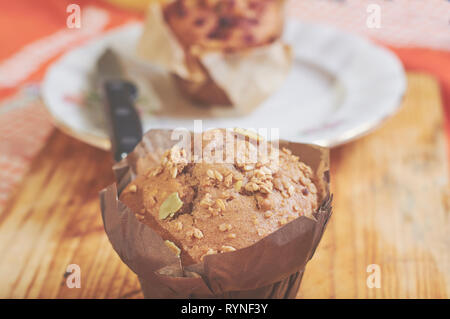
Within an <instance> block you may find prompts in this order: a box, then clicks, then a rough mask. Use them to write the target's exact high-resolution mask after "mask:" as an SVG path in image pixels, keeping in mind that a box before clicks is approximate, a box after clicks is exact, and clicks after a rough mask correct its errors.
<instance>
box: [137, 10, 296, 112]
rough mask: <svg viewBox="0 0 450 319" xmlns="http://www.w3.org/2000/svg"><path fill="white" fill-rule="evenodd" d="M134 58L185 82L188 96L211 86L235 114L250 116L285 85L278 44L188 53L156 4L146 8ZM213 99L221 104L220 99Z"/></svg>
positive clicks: (287, 54) (283, 48)
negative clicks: (142, 28)
mask: <svg viewBox="0 0 450 319" xmlns="http://www.w3.org/2000/svg"><path fill="white" fill-rule="evenodd" d="M137 54H138V56H139V57H140V58H142V59H143V60H145V61H148V62H151V63H152V64H155V65H158V66H160V67H162V68H164V69H165V70H167V71H168V72H171V73H173V74H175V75H176V76H177V77H178V78H179V79H181V80H182V81H184V83H183V85H182V86H181V87H182V88H184V90H185V91H191V93H192V94H193V95H195V93H194V92H195V91H196V88H200V89H201V88H205V89H207V90H209V91H211V87H213V85H212V84H211V82H213V84H214V85H216V86H217V87H218V88H219V89H220V90H221V91H222V92H221V93H224V94H225V96H226V100H228V101H229V102H231V104H232V105H233V106H234V107H235V108H237V109H238V110H239V114H246V113H249V112H250V111H251V110H253V109H254V108H255V107H256V106H258V105H259V104H260V103H261V102H262V101H264V100H265V99H266V98H267V97H269V96H270V95H271V94H272V93H274V92H275V91H276V90H277V88H278V87H280V85H281V84H282V83H283V82H284V80H285V78H286V76H287V74H288V72H289V70H290V66H291V61H292V54H291V50H290V48H289V47H288V46H287V45H285V44H283V43H282V42H281V41H279V40H277V41H275V42H273V43H271V44H268V45H265V46H261V47H256V48H249V49H246V50H243V51H240V52H234V53H225V52H221V51H216V52H196V53H195V54H193V53H189V54H187V53H186V52H185V49H184V48H183V47H182V46H181V44H180V43H179V42H178V40H177V39H176V37H175V35H174V34H173V32H172V31H171V29H170V27H169V26H168V24H167V23H166V21H165V20H164V17H163V13H162V8H161V5H159V4H151V5H150V6H149V10H148V14H147V20H146V23H145V25H144V31H143V33H142V35H141V38H140V41H139V43H138V46H137ZM194 57H195V58H194ZM205 94H208V92H206V93H205ZM199 95H200V94H199ZM217 95H218V97H217V100H219V101H222V100H223V98H222V97H220V96H219V95H222V94H217ZM216 103H219V102H216Z"/></svg>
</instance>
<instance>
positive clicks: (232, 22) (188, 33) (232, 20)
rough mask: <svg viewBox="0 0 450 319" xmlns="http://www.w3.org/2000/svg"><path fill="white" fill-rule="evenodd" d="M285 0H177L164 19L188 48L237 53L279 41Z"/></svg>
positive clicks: (165, 7)
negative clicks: (237, 51)
mask: <svg viewBox="0 0 450 319" xmlns="http://www.w3.org/2000/svg"><path fill="white" fill-rule="evenodd" d="M283 3H284V0H220V1H219V0H175V1H171V2H169V3H168V4H166V5H164V9H163V12H164V18H165V20H166V21H167V23H168V24H169V26H170V27H171V29H172V31H173V32H174V34H175V36H176V37H177V38H178V40H179V41H180V42H181V44H182V45H183V46H184V47H185V48H191V49H198V48H200V49H203V50H220V51H225V52H229V51H236V50H241V49H245V48H249V47H255V46H261V45H264V44H267V43H271V42H273V41H274V40H276V39H277V38H278V37H279V36H280V34H281V32H282V28H283Z"/></svg>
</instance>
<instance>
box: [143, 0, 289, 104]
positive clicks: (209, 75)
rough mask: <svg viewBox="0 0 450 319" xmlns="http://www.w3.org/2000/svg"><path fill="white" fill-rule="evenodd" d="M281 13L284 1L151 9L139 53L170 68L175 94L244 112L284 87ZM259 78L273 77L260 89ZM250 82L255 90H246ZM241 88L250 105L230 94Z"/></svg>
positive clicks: (188, 2)
mask: <svg viewBox="0 0 450 319" xmlns="http://www.w3.org/2000/svg"><path fill="white" fill-rule="evenodd" d="M283 8H284V0H240V1H235V0H221V1H217V0H174V1H163V2H162V3H161V4H153V5H151V6H150V9H149V15H148V18H147V23H146V25H145V26H144V32H143V34H142V36H141V40H140V42H139V45H138V53H139V55H140V56H141V57H142V58H144V59H145V60H148V61H149V62H152V63H157V64H158V63H159V64H162V65H164V66H165V67H166V68H168V69H169V71H171V73H172V75H173V78H174V81H175V83H176V85H177V86H178V88H179V90H180V91H181V92H182V93H183V94H184V95H186V96H187V97H189V98H190V99H191V100H193V101H194V102H196V103H197V104H202V105H222V106H226V105H228V106H236V107H237V108H239V109H242V110H246V111H247V112H248V111H249V110H251V109H253V108H254V107H255V106H256V105H257V104H259V103H260V102H261V101H262V100H264V99H265V98H267V97H268V96H269V95H270V94H271V93H272V92H273V91H274V90H275V89H276V88H277V87H278V86H279V85H280V84H281V83H282V80H284V78H285V76H286V75H287V72H288V69H289V67H290V61H291V55H290V51H289V50H288V48H287V46H285V45H284V44H282V43H281V41H280V36H281V34H282V31H283V25H284V9H283ZM163 34H164V36H163ZM273 47H275V49H274V48H273ZM155 50H157V51H158V52H155ZM163 51H164V52H165V54H163V53H162V52H163ZM211 56H212V57H213V58H212V61H209V62H208V59H209V57H211ZM261 61H262V62H263V63H262V64H263V65H264V67H263V66H262V64H261ZM259 68H261V69H262V70H263V69H264V68H270V71H258V69H259ZM224 69H225V70H226V71H224ZM260 72H261V73H260ZM228 73H229V74H228ZM248 73H254V75H253V76H251V75H249V74H248ZM262 73H263V74H265V75H268V74H271V75H272V76H271V78H266V79H265V83H264V84H259V83H257V82H258V81H257V80H254V79H258V78H260V77H261V74H262ZM249 76H250V78H249ZM240 81H241V82H240ZM233 82H234V83H233ZM252 82H254V83H253V87H247V86H248V85H249V83H252ZM245 84H246V85H245ZM241 86H245V91H246V92H247V94H248V95H250V96H251V99H245V98H241V97H240V94H235V93H234V91H235V90H236V88H235V87H241ZM253 91H254V92H253ZM244 113H246V112H244Z"/></svg>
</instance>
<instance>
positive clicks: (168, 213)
mask: <svg viewBox="0 0 450 319" xmlns="http://www.w3.org/2000/svg"><path fill="white" fill-rule="evenodd" d="M218 133H220V134H218ZM201 138H202V145H201V150H202V154H203V158H202V161H201V162H198V163H193V162H192V158H193V157H192V155H193V154H194V151H193V145H194V143H191V145H192V147H191V148H190V149H186V148H184V147H180V146H177V145H175V146H174V147H172V148H171V149H170V150H167V151H166V152H165V154H164V156H163V158H162V159H161V162H160V163H159V164H158V165H157V166H156V167H152V168H151V169H149V170H148V171H147V172H146V173H145V174H144V175H141V176H137V178H136V179H135V180H134V181H133V182H132V183H130V184H129V185H128V186H127V187H126V188H125V189H124V191H123V192H122V193H121V195H120V200H121V201H122V202H123V203H125V204H126V205H127V206H128V207H129V208H130V209H131V210H132V211H133V212H134V213H136V217H137V218H138V219H139V220H141V221H142V222H144V223H146V224H147V225H149V226H150V227H152V228H153V229H154V230H155V231H157V232H158V233H159V234H160V235H161V237H162V238H163V239H165V240H167V242H166V243H167V244H168V245H169V247H171V248H173V249H174V251H175V252H178V253H180V250H181V258H182V261H183V263H184V264H185V265H188V264H192V263H198V262H200V261H202V258H203V256H205V255H208V254H215V253H222V252H228V251H234V250H236V249H240V248H244V247H247V246H250V245H252V244H254V243H255V242H257V241H258V240H260V239H261V238H263V237H265V236H267V235H268V234H270V233H272V232H274V231H275V230H277V229H278V228H280V227H281V226H283V225H284V224H286V223H288V222H289V221H292V220H293V219H295V218H297V217H299V216H309V217H310V216H311V215H312V213H313V212H315V211H316V209H317V207H318V201H319V198H318V197H319V195H318V194H317V189H316V186H315V184H314V179H315V177H314V174H313V172H312V170H311V168H310V167H309V166H307V165H306V164H304V163H303V162H301V161H300V159H299V158H298V157H297V156H295V155H292V154H291V152H290V151H289V150H288V149H284V148H283V149H282V150H278V148H275V147H273V146H272V145H271V144H270V143H268V142H266V141H263V140H262V139H261V138H260V137H258V136H256V135H253V134H249V133H247V132H245V131H237V132H236V131H229V130H227V131H225V130H213V131H207V132H205V133H203V134H202V135H201ZM230 150H232V151H230ZM222 151H223V152H222ZM227 152H228V153H227ZM231 153H232V154H231ZM223 154H226V155H229V157H226V155H225V156H223ZM219 158H222V159H224V158H225V160H223V161H222V162H220V160H218V159H219Z"/></svg>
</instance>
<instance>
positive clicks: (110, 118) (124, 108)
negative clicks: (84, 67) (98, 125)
mask: <svg viewBox="0 0 450 319" xmlns="http://www.w3.org/2000/svg"><path fill="white" fill-rule="evenodd" d="M97 80H98V86H99V87H98V88H99V90H100V93H101V96H103V100H104V103H103V104H104V112H105V115H106V119H107V121H106V122H107V123H108V124H107V126H108V133H109V137H110V140H111V148H112V151H113V155H114V159H115V160H116V161H117V162H118V161H120V160H121V159H123V158H124V157H125V156H126V155H127V154H128V153H130V152H131V151H132V150H133V149H134V147H135V146H136V145H137V144H138V143H139V141H140V140H141V139H142V124H141V121H140V118H139V114H138V113H137V111H136V108H135V106H134V101H135V99H136V97H137V88H136V86H135V85H134V84H133V83H132V82H130V81H129V80H127V79H126V76H125V73H124V71H123V67H122V64H121V62H120V59H119V57H118V56H117V54H116V53H114V51H112V50H111V49H107V50H106V51H105V52H104V53H103V54H102V55H101V56H100V58H99V59H98V61H97Z"/></svg>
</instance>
